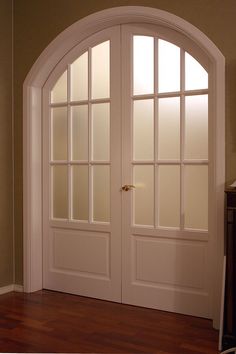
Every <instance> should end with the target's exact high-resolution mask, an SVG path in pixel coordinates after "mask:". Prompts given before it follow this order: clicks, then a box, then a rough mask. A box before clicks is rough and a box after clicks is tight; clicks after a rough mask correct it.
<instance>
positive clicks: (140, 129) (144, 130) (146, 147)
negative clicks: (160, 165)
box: [133, 100, 154, 160]
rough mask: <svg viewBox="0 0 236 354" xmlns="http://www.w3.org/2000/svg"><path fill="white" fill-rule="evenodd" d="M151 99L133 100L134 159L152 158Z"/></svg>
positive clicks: (152, 125) (152, 118)
mask: <svg viewBox="0 0 236 354" xmlns="http://www.w3.org/2000/svg"><path fill="white" fill-rule="evenodd" d="M153 106H154V105H153V100H139V101H134V109H133V115H134V116H133V126H134V128H133V129H134V139H133V140H134V149H133V150H134V160H153V155H154V153H153V151H154V117H153V116H154V109H153Z"/></svg>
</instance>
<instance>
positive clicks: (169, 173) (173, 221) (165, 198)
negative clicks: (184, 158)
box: [158, 165, 180, 227]
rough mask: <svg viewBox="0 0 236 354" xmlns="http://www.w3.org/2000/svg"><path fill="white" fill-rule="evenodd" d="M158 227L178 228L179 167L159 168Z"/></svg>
mask: <svg viewBox="0 0 236 354" xmlns="http://www.w3.org/2000/svg"><path fill="white" fill-rule="evenodd" d="M158 181H159V186H158V211H159V226H164V227H179V226H180V166H173V165H172V166H170V165H169V166H168V165H167V166H164V165H161V166H159V176H158Z"/></svg>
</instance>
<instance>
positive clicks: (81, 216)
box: [72, 165, 89, 221]
mask: <svg viewBox="0 0 236 354" xmlns="http://www.w3.org/2000/svg"><path fill="white" fill-rule="evenodd" d="M72 188H73V192H72V198H73V200H72V218H73V219H77V220H86V221H87V220H88V217H89V216H88V214H89V209H88V208H89V206H88V166H87V165H80V166H73V167H72Z"/></svg>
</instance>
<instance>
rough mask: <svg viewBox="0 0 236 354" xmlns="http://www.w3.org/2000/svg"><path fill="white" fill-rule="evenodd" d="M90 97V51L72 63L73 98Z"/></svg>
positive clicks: (78, 99)
mask: <svg viewBox="0 0 236 354" xmlns="http://www.w3.org/2000/svg"><path fill="white" fill-rule="evenodd" d="M87 99H88V52H85V53H84V54H82V55H81V56H80V57H79V58H78V59H77V60H75V61H74V62H73V63H72V64H71V100H72V101H81V100H87Z"/></svg>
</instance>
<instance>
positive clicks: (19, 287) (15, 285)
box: [13, 284, 24, 293]
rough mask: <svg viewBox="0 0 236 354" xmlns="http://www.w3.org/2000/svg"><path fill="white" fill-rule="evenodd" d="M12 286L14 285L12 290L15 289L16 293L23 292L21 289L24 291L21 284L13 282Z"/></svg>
mask: <svg viewBox="0 0 236 354" xmlns="http://www.w3.org/2000/svg"><path fill="white" fill-rule="evenodd" d="M13 286H14V291H16V292H18V293H23V291H24V287H23V285H19V284H14V285H13Z"/></svg>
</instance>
